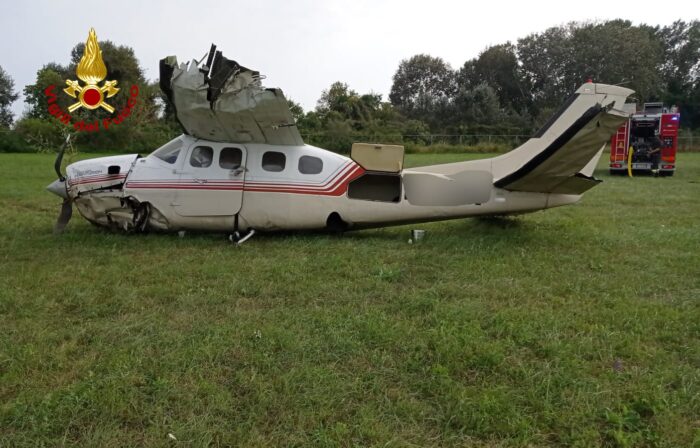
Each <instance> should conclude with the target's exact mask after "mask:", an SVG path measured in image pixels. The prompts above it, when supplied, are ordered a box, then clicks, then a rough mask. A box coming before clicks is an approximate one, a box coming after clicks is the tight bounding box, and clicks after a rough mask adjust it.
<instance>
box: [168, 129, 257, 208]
mask: <svg viewBox="0 0 700 448" xmlns="http://www.w3.org/2000/svg"><path fill="white" fill-rule="evenodd" d="M245 162H246V150H245V147H244V146H242V145H235V144H228V143H226V144H216V143H211V142H201V143H199V142H197V143H195V144H194V145H192V146H191V147H190V149H189V151H188V153H187V155H186V158H185V160H184V164H183V165H182V170H181V172H180V181H179V183H178V190H177V191H178V193H177V196H176V199H175V203H174V205H175V210H176V212H177V213H178V214H179V215H181V216H232V215H235V214H236V213H238V212H239V210H240V209H241V204H242V202H243V182H244V181H245V171H246V170H245Z"/></svg>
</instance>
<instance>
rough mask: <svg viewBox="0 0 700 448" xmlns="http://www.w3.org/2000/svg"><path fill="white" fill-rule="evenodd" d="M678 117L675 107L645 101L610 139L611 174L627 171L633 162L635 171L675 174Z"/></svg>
mask: <svg viewBox="0 0 700 448" xmlns="http://www.w3.org/2000/svg"><path fill="white" fill-rule="evenodd" d="M630 106H632V107H633V110H632V111H633V112H634V108H635V106H634V105H630ZM679 121H680V114H678V113H677V112H676V110H675V107H674V108H672V109H671V110H670V111H669V110H668V109H667V108H666V107H664V105H663V104H662V103H645V104H644V108H643V110H642V111H641V112H637V113H633V114H632V115H631V116H630V118H629V120H627V122H626V123H625V124H623V125H622V126H620V129H618V130H617V132H616V133H615V134H614V135H613V136H612V138H611V139H610V174H627V173H628V169H629V163H631V164H632V166H631V168H632V171H634V172H647V173H652V174H658V175H659V176H673V173H674V172H675V171H676V149H677V148H678V124H679ZM630 148H631V149H630ZM630 152H631V154H630Z"/></svg>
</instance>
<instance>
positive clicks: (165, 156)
mask: <svg viewBox="0 0 700 448" xmlns="http://www.w3.org/2000/svg"><path fill="white" fill-rule="evenodd" d="M181 149H182V140H180V139H179V138H178V139H176V140H173V141H171V142H168V143H166V144H165V145H163V146H161V147H160V148H158V149H156V150H155V151H154V152H153V156H155V157H157V158H159V159H160V160H162V161H163V162H165V163H170V164H171V165H172V164H173V163H175V162H176V161H177V156H179V155H180V150H181Z"/></svg>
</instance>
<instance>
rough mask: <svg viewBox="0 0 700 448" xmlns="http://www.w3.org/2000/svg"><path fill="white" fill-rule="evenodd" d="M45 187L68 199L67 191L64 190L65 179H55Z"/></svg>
mask: <svg viewBox="0 0 700 448" xmlns="http://www.w3.org/2000/svg"><path fill="white" fill-rule="evenodd" d="M46 189H47V190H48V191H50V192H51V193H53V194H55V195H57V196H60V197H62V198H63V199H68V192H67V191H66V181H64V180H60V179H56V180H55V181H53V182H51V183H50V184H49V185H47V186H46Z"/></svg>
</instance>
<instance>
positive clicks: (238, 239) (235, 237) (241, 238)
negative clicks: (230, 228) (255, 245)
mask: <svg viewBox="0 0 700 448" xmlns="http://www.w3.org/2000/svg"><path fill="white" fill-rule="evenodd" d="M253 235H255V229H250V230H249V231H248V232H246V233H245V234H241V233H240V232H238V231H237V230H236V231H235V232H233V233H232V234H230V235H229V236H228V240H229V241H231V242H232V243H233V244H235V245H236V246H240V245H241V244H243V243H245V242H246V241H248V240H249V239H251V238H252V237H253Z"/></svg>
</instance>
